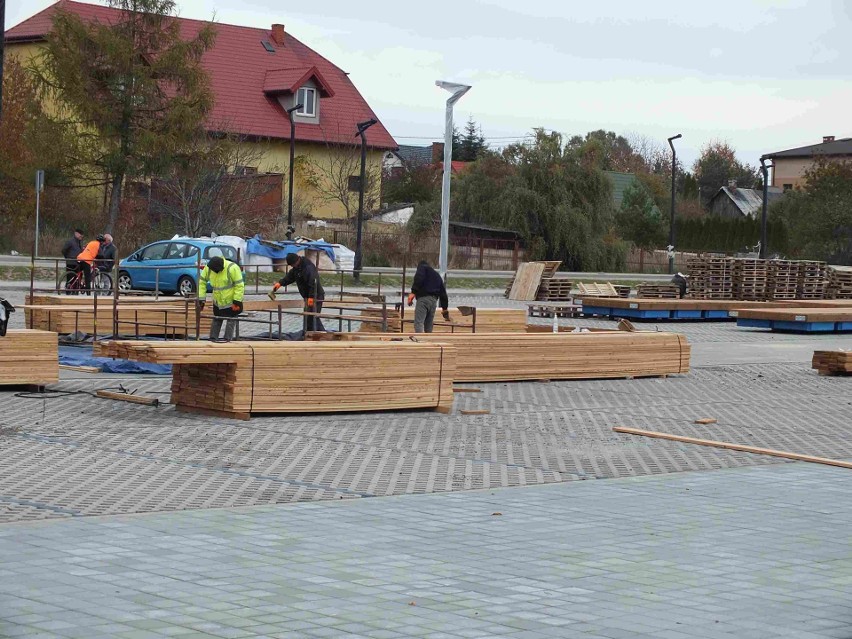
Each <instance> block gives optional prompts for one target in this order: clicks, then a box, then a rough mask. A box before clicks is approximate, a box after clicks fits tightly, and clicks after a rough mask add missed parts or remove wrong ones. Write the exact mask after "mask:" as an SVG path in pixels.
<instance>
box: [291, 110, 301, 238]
mask: <svg viewBox="0 0 852 639" xmlns="http://www.w3.org/2000/svg"><path fill="white" fill-rule="evenodd" d="M303 106H304V105H303V104H297V105H296V106H294V107H292V108H290V109H287V117H288V118H290V178H289V181H288V183H287V239H288V240H292V239H293V230H294V227H293V163H294V162H295V159H296V122H295V121H294V120H293V113H294V112H296V111H298V110H299V109H301V108H302V107H303Z"/></svg>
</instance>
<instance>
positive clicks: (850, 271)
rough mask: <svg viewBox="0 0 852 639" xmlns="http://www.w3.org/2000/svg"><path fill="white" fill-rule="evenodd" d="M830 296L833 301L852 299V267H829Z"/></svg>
mask: <svg viewBox="0 0 852 639" xmlns="http://www.w3.org/2000/svg"><path fill="white" fill-rule="evenodd" d="M827 271H828V296H829V297H830V298H831V299H835V300H841V299H852V266H829V267H828V269H827Z"/></svg>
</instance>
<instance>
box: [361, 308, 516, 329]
mask: <svg viewBox="0 0 852 639" xmlns="http://www.w3.org/2000/svg"><path fill="white" fill-rule="evenodd" d="M360 313H361V315H362V316H364V317H365V318H369V319H374V320H375V319H379V320H380V319H381V317H382V314H381V310H380V309H379V310H376V309H364V310H361V311H360ZM413 320H414V308H413V307H412V308H410V309H407V311H406V314H405V320H404V321H400V313H399V312H398V311H391V310H389V311H388V332H389V333H400V332H402V333H413V332H414V321H413ZM400 324H401V325H402V330H400ZM381 330H382V329H381V324H379V323H375V322H362V323H361V327H360V328H359V329H358V331H359V332H361V333H380V332H381ZM434 330H435V332H436V333H471V332H473V315H472V314H471V315H465V314H464V312H463V311H462V310H460V309H458V308H451V309H450V321H449V322H445V321H444V320H443V318H442V317H441V314H440V311H438V312H437V313H436V314H435V327H434ZM526 330H527V316H526V311H525V310H524V309H520V308H477V309H476V332H477V333H479V332H486V333H524V332H526Z"/></svg>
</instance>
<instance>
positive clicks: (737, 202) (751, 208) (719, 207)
mask: <svg viewBox="0 0 852 639" xmlns="http://www.w3.org/2000/svg"><path fill="white" fill-rule="evenodd" d="M783 195H784V191H783V190H782V189H780V188H778V187H775V186H770V187H769V191H768V197H769V203H770V204H771V203H772V202H773V201H775V200H777V199H778V198H780V197H782V196H783ZM708 208H709V211H710V214H711V215H719V216H721V217H732V218H743V217H757V216H759V215H760V213H761V211H762V209H763V191H762V190H758V189H741V188H737V184H736V182H731V183H730V184H728V186H723V187H722V188H721V189H719V190H718V191H717V192H716V194H715V195H714V196H713V197H712V198H711V199H710V204H709V207H708Z"/></svg>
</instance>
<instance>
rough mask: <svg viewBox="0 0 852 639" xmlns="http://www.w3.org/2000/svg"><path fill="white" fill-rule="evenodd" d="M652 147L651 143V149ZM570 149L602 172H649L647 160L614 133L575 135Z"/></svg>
mask: <svg viewBox="0 0 852 639" xmlns="http://www.w3.org/2000/svg"><path fill="white" fill-rule="evenodd" d="M645 140H646V141H647V138H646V139H645ZM650 146H651V145H650V143H649V144H648V147H649V149H650ZM568 147H569V148H570V149H572V150H573V151H575V152H576V153H578V154H579V155H580V156H581V157H582V158H584V161H585V162H587V163H588V164H590V165H593V166H596V167H597V168H599V169H600V170H602V171H621V172H624V173H638V172H641V171H648V170H649V167H648V164H647V162H646V160H645V158H643V157H642V156H641V155H640V154H639V153H637V152H636V150H635V149H634V148H633V146H632V144H631V142H630V141H629V140H628V139H627V138H625V137H624V136H622V135H618V134H617V133H615V132H613V131H605V130H603V129H599V130H597V131H590V132H589V133H587V134H586V135H585V137H581V136H579V135H575V136H573V137H572V138H571V139H570V140H569V141H568ZM649 153H650V151H649Z"/></svg>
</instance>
